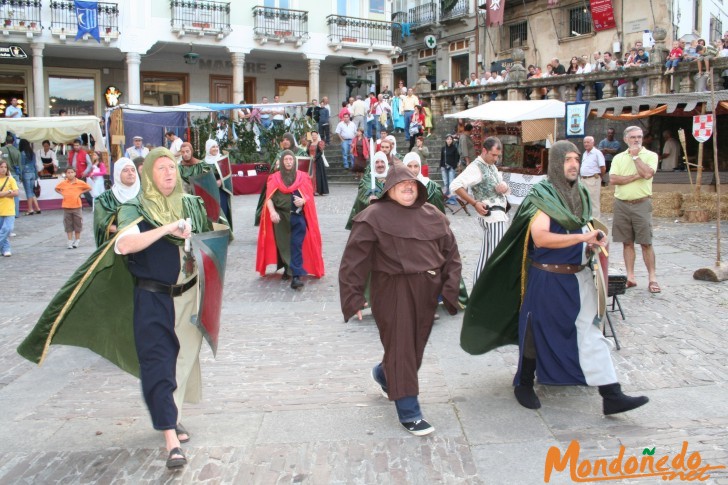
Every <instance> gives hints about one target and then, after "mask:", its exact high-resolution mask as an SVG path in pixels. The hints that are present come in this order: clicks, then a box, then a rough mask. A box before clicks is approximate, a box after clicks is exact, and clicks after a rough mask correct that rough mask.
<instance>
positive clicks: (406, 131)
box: [404, 111, 415, 141]
mask: <svg viewBox="0 0 728 485" xmlns="http://www.w3.org/2000/svg"><path fill="white" fill-rule="evenodd" d="M414 113H415V112H414V111H405V112H404V139H405V140H407V141H409V139H410V133H409V125H410V121H412V115H413V114H414Z"/></svg>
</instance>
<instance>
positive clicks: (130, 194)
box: [111, 158, 141, 204]
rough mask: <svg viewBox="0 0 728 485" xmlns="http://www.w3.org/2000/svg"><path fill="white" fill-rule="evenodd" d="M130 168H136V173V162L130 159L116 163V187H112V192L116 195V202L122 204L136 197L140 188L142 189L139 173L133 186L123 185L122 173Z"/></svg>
mask: <svg viewBox="0 0 728 485" xmlns="http://www.w3.org/2000/svg"><path fill="white" fill-rule="evenodd" d="M129 166H131V167H134V171H135V172H136V166H135V165H134V162H132V161H131V160H129V159H128V158H120V159H118V160H117V161H116V162H114V185H112V186H111V191H112V192H113V193H114V197H116V200H118V201H119V202H121V203H122V204H123V203H124V202H127V201H128V200H131V199H133V198H134V197H136V196H137V194H138V193H139V188H140V187H141V183H140V182H139V174H138V173H137V176H136V180H134V183H133V184H132V185H131V186H129V185H124V184H123V183H121V171H122V170H124V169H125V168H126V167H129Z"/></svg>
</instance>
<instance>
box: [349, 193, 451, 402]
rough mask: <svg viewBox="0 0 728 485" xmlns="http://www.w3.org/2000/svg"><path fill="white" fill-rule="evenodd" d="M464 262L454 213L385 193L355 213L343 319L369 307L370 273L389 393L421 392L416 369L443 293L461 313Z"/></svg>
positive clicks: (392, 397)
mask: <svg viewBox="0 0 728 485" xmlns="http://www.w3.org/2000/svg"><path fill="white" fill-rule="evenodd" d="M395 221H396V222H397V223H396V224H395ZM460 269H461V264H460V254H459V252H458V248H457V243H456V241H455V236H454V235H453V233H452V231H451V230H450V227H449V223H448V221H447V218H446V216H444V215H443V214H442V213H441V212H440V211H438V210H437V209H436V208H435V207H433V206H432V205H431V204H427V203H424V204H421V205H420V206H418V207H415V206H410V207H404V206H402V205H400V204H398V203H397V202H394V201H392V200H391V199H384V200H380V201H377V203H376V204H372V205H371V206H369V207H368V208H367V209H366V210H364V211H363V212H362V213H360V214H359V215H357V216H356V217H355V218H354V225H353V227H352V229H351V234H350V236H349V241H348V243H347V246H346V249H345V250H344V254H343V256H342V258H341V266H340V269H339V289H340V296H341V307H342V311H343V313H344V320H349V318H351V317H352V316H353V315H354V314H355V313H356V312H357V310H360V309H361V308H362V307H363V304H364V286H365V284H366V281H367V276H368V275H369V274H370V273H371V307H372V314H373V315H374V319H375V320H376V322H377V327H378V329H379V335H380V340H381V342H382V345H383V347H384V358H383V359H382V363H383V367H384V373H385V376H386V380H387V391H388V394H389V399H390V400H392V401H394V400H397V399H401V398H403V397H408V396H417V395H418V394H419V383H418V379H417V370H418V369H419V368H420V365H421V364H422V357H423V354H424V351H425V346H426V345H427V340H428V338H429V336H430V331H431V330H432V324H433V318H432V315H434V313H435V308H436V307H437V301H438V295H442V298H443V301H444V303H445V305H446V306H447V307H448V308H449V309H452V311H451V313H454V312H455V308H457V306H456V305H457V301H458V292H459V282H460Z"/></svg>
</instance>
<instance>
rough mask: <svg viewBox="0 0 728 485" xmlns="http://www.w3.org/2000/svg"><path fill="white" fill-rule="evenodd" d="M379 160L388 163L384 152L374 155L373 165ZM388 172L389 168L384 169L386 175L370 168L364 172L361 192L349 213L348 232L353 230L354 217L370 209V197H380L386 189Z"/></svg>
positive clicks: (360, 184)
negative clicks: (385, 182)
mask: <svg viewBox="0 0 728 485" xmlns="http://www.w3.org/2000/svg"><path fill="white" fill-rule="evenodd" d="M377 160H384V162H385V163H387V156H386V155H385V154H384V152H377V153H375V154H374V158H373V159H372V163H376V161H377ZM387 170H389V166H387V167H386V168H385V169H384V173H377V172H376V171H373V170H372V169H371V166H368V167H367V169H366V170H365V171H364V175H363V176H362V178H361V181H360V182H359V190H358V191H357V193H356V199H354V205H353V206H352V207H351V212H350V213H349V219H347V221H346V226H345V228H346V230H350V229H351V225H352V221H353V220H354V216H356V215H357V214H358V213H360V212H361V211H363V210H364V209H366V208H367V207H369V201H370V197H372V196H374V197H379V196H380V195H381V194H382V190H383V189H384V179H385V178H387ZM372 178H373V179H374V187H372Z"/></svg>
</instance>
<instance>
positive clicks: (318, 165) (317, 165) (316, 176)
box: [307, 143, 329, 195]
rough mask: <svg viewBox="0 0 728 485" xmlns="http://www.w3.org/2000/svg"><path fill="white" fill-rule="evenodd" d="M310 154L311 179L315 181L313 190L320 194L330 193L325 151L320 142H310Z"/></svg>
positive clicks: (308, 150)
mask: <svg viewBox="0 0 728 485" xmlns="http://www.w3.org/2000/svg"><path fill="white" fill-rule="evenodd" d="M307 152H308V156H309V157H311V170H310V172H311V175H312V177H311V181H312V182H313V183H314V187H313V190H314V192H316V193H317V194H319V195H326V194H328V193H329V179H328V177H327V175H326V165H324V157H323V155H324V151H323V149H322V148H321V146H320V145H319V144H315V145H314V144H313V143H310V144H309V145H308V149H307Z"/></svg>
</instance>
